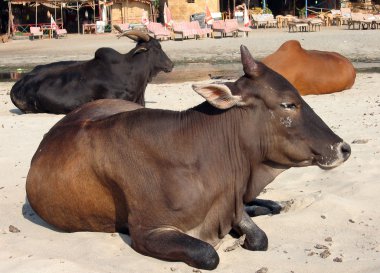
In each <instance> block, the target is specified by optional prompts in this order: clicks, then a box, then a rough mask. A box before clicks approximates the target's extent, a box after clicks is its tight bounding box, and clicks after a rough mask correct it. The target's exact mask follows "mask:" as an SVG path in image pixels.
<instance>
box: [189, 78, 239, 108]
mask: <svg viewBox="0 0 380 273" xmlns="http://www.w3.org/2000/svg"><path fill="white" fill-rule="evenodd" d="M192 87H193V89H194V91H195V92H197V93H198V94H199V95H201V96H202V97H204V98H205V99H206V100H207V101H208V102H209V103H210V104H211V105H213V106H215V107H216V108H219V109H228V108H231V107H233V106H235V105H239V106H243V105H245V102H244V101H243V99H242V97H241V96H234V95H232V93H231V90H230V89H229V88H228V87H227V86H226V85H224V84H193V85H192Z"/></svg>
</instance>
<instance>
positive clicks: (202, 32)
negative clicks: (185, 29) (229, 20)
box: [190, 20, 212, 38]
mask: <svg viewBox="0 0 380 273" xmlns="http://www.w3.org/2000/svg"><path fill="white" fill-rule="evenodd" d="M190 25H191V28H192V29H194V30H196V31H197V35H198V38H201V37H208V36H210V35H211V34H212V29H211V28H201V26H200V24H199V22H198V21H196V20H195V21H192V22H190Z"/></svg>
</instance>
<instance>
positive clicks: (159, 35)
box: [147, 22, 171, 40]
mask: <svg viewBox="0 0 380 273" xmlns="http://www.w3.org/2000/svg"><path fill="white" fill-rule="evenodd" d="M147 29H148V31H149V32H150V33H152V34H153V36H154V38H156V39H159V40H165V39H170V38H171V31H170V30H168V29H166V28H165V27H164V26H163V25H162V24H161V23H156V22H149V24H148V25H147Z"/></svg>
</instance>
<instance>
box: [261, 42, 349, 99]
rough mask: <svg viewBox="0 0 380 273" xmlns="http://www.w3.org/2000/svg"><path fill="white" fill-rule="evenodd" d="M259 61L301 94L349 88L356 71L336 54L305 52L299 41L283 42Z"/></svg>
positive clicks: (330, 91) (316, 51) (323, 92)
mask: <svg viewBox="0 0 380 273" xmlns="http://www.w3.org/2000/svg"><path fill="white" fill-rule="evenodd" d="M262 62H263V63H264V64H266V65H267V66H268V67H269V68H272V69H273V70H274V71H276V72H277V73H279V74H281V75H282V76H284V77H285V78H286V79H287V80H288V81H289V82H290V83H291V84H293V85H294V87H295V88H296V89H297V90H298V91H299V92H300V94H301V95H311V94H314V95H318V94H330V93H334V92H340V91H343V90H345V89H350V88H351V87H352V85H353V84H354V82H355V77H356V72H355V68H354V66H353V65H352V63H351V62H350V61H349V60H348V59H347V58H345V57H343V56H342V55H340V54H338V53H336V52H327V51H318V50H305V49H303V48H302V47H301V44H300V42H298V41H295V40H291V41H287V42H285V43H283V44H282V45H281V46H280V48H279V49H278V50H277V51H276V52H274V53H273V54H271V55H269V56H267V57H265V58H264V59H263V60H262Z"/></svg>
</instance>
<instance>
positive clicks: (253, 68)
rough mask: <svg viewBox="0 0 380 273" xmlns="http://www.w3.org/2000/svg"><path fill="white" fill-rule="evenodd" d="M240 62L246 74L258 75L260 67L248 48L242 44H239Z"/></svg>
mask: <svg viewBox="0 0 380 273" xmlns="http://www.w3.org/2000/svg"><path fill="white" fill-rule="evenodd" d="M240 52H241V62H242V64H243V70H244V73H245V74H246V75H249V76H258V75H259V74H260V69H259V65H258V63H257V62H256V61H255V60H254V59H253V57H252V55H251V53H250V52H249V50H248V48H247V47H246V46H244V45H241V46H240Z"/></svg>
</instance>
